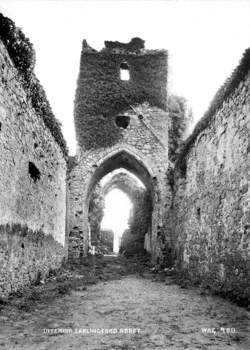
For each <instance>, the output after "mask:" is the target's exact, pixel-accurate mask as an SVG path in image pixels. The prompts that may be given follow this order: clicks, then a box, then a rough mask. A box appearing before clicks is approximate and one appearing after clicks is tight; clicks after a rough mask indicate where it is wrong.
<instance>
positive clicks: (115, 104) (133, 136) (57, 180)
mask: <svg viewBox="0 0 250 350" xmlns="http://www.w3.org/2000/svg"><path fill="white" fill-rule="evenodd" d="M1 23H2V24H1V25H2V26H3V28H2V29H1V35H0V39H1V42H0V71H1V79H0V148H1V152H0V161H1V171H0V193H1V194H0V214H1V215H0V220H1V221H0V232H1V239H0V269H1V270H0V295H1V296H7V295H9V294H10V293H13V292H15V291H18V290H20V289H22V288H23V287H24V286H25V285H29V284H31V283H32V282H33V281H35V280H36V279H37V276H38V275H39V276H41V275H42V276H44V277H46V275H47V274H48V273H49V271H51V270H53V269H56V268H59V267H60V265H61V264H62V262H63V261H65V260H68V261H74V260H78V259H82V258H84V257H85V256H86V255H87V254H88V251H89V249H90V248H91V246H93V245H94V246H96V249H97V248H98V245H100V246H101V244H102V245H105V244H106V245H107V246H108V247H109V249H110V250H111V251H112V247H113V243H112V242H113V240H114V237H113V236H112V232H107V231H105V230H101V228H100V220H101V215H100V216H99V214H98V213H99V211H98V210H99V207H100V205H101V204H100V203H102V201H103V198H104V197H105V196H106V195H107V193H109V192H110V191H111V189H114V188H118V189H121V190H122V191H123V192H125V193H127V195H128V196H129V198H130V199H131V201H132V203H133V210H132V212H131V214H130V219H129V222H130V226H129V228H128V230H127V231H126V232H125V233H124V235H123V236H122V238H121V242H120V251H121V250H123V251H124V252H126V253H127V254H128V253H131V254H143V253H145V252H148V254H150V256H151V258H152V261H153V262H154V264H156V265H157V266H160V267H175V269H176V270H178V272H179V273H181V274H183V275H185V276H187V277H188V278H189V279H190V281H192V282H193V283H201V282H202V283H205V284H206V285H207V286H209V287H210V288H211V289H212V290H215V291H217V292H221V293H224V294H226V293H227V294H230V295H231V296H232V297H233V296H236V295H237V297H238V299H241V300H243V301H244V302H247V301H248V302H249V299H250V285H249V283H250V260H249V254H250V189H249V180H250V178H249V174H250V159H249V157H250V156H249V153H250V50H247V51H246V52H245V53H244V55H243V58H242V60H241V62H240V63H239V66H238V67H237V68H236V69H235V71H234V72H233V74H232V75H231V77H230V78H229V79H228V80H227V81H226V83H225V84H224V85H223V86H222V88H221V89H220V90H219V91H218V93H217V94H216V96H215V99H214V101H213V102H212V104H211V106H210V108H209V110H208V111H207V112H206V113H205V115H204V117H203V118H202V119H201V120H200V121H199V123H198V124H197V125H196V127H195V128H194V131H193V133H192V134H191V135H190V136H189V137H188V138H186V130H185V123H186V121H187V119H188V118H187V113H186V110H185V106H184V103H183V99H181V98H179V97H177V96H171V95H170V94H169V92H168V91H167V79H168V63H167V62H168V60H167V58H168V54H167V51H165V50H147V49H146V48H145V43H144V41H143V40H142V39H140V38H133V39H132V40H131V41H130V42H129V43H127V44H124V43H120V42H112V41H106V42H105V46H104V48H103V49H102V50H100V51H96V50H95V49H93V48H91V47H90V46H89V45H88V43H87V42H86V40H83V43H82V52H81V61H80V72H79V76H78V81H77V87H76V94H75V104H74V105H75V108H74V122H75V132H76V139H77V145H78V147H77V154H76V155H75V156H74V157H69V156H68V154H67V147H66V143H65V141H64V139H63V137H62V133H61V129H60V125H59V123H58V121H57V119H56V118H55V117H54V115H53V113H52V110H51V108H50V106H49V103H48V101H47V99H46V95H45V92H44V90H43V88H42V87H41V85H40V83H39V81H38V79H37V78H36V76H35V74H34V65H35V60H34V57H35V56H34V52H33V48H32V45H31V44H30V42H29V40H28V39H26V38H25V36H22V35H21V32H20V30H19V29H17V28H15V26H14V25H13V22H12V21H10V20H9V19H6V18H5V20H3V19H2V20H1ZM3 23H4V25H3ZM13 31H15V35H12V34H13ZM2 33H3V34H2ZM18 35H19V37H18ZM19 39H20V40H19ZM17 47H18V48H19V49H18V50H17V49H16V48H17ZM20 53H22V54H20ZM204 83H205V82H204ZM184 139H185V140H184ZM103 179H105V181H104V180H103ZM136 179H137V180H138V181H137V180H136ZM105 242H106V243H105Z"/></svg>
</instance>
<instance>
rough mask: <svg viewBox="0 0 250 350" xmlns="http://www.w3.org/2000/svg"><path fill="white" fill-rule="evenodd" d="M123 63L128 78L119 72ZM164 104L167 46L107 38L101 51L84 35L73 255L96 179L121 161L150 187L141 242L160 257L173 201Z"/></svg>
mask: <svg viewBox="0 0 250 350" xmlns="http://www.w3.org/2000/svg"><path fill="white" fill-rule="evenodd" d="M124 67H125V69H127V70H128V73H129V79H128V80H123V79H122V75H121V74H120V73H121V70H122V69H124ZM166 103H167V52H166V51H165V50H146V49H144V42H143V40H141V39H139V38H134V39H132V40H131V42H130V43H128V44H124V43H119V42H105V47H104V48H103V49H102V50H100V51H96V50H94V49H93V48H91V47H90V46H89V45H88V44H87V43H86V41H85V40H84V41H83V47H82V53H81V63H80V72H79V77H78V82H77V89H76V96H75V111H74V118H75V129H76V137H77V143H78V150H77V162H78V164H77V165H76V166H75V167H73V169H72V170H71V172H70V178H69V191H70V215H69V238H70V239H69V253H70V256H72V257H77V256H79V255H80V254H86V252H87V249H88V242H89V223H88V220H87V215H88V209H89V196H90V193H91V191H92V189H93V187H94V185H95V184H96V183H97V182H98V181H99V180H101V178H102V177H103V176H105V175H106V174H108V173H110V172H111V171H113V170H115V169H119V168H124V169H126V170H128V171H130V172H132V173H134V174H135V175H136V176H137V177H138V178H139V179H140V180H141V181H142V182H144V184H145V187H146V188H147V189H148V191H149V192H150V195H151V198H152V203H153V208H154V209H153V213H152V229H151V230H150V233H148V234H147V236H146V239H147V245H146V246H147V248H148V250H149V251H150V252H151V253H152V256H153V258H154V259H157V258H159V257H160V256H162V245H163V244H165V243H166V240H165V239H164V243H163V241H162V239H161V238H160V237H166V236H168V237H169V232H167V230H166V228H165V227H164V218H165V215H164V213H165V212H166V211H167V210H168V209H169V206H170V204H171V192H170V189H169V185H168V184H167V181H166V180H167V176H166V173H167V169H168V166H169V163H168V127H169V118H168V113H167V111H166V109H167V107H166ZM167 240H168V241H169V239H167Z"/></svg>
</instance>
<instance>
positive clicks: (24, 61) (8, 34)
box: [0, 13, 68, 157]
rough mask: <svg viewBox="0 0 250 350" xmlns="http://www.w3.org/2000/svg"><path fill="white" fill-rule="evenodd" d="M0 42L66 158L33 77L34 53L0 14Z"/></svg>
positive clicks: (57, 124) (56, 127) (62, 142)
mask: <svg viewBox="0 0 250 350" xmlns="http://www.w3.org/2000/svg"><path fill="white" fill-rule="evenodd" d="M0 40H1V41H2V42H3V44H4V45H5V47H6V49H7V51H8V53H9V55H10V57H11V59H12V61H13V63H14V65H15V67H16V69H17V71H18V73H19V76H20V78H21V81H22V85H23V87H24V89H25V91H26V93H27V96H28V98H29V99H30V101H31V103H32V106H33V108H34V109H35V111H36V113H37V114H38V115H39V116H40V117H41V118H42V119H43V121H44V123H45V125H46V126H47V128H48V129H49V130H50V132H51V134H52V136H53V137H54V139H55V141H56V142H57V143H58V145H59V146H60V148H61V150H62V152H63V154H64V156H65V157H67V154H68V149H67V145H66V142H65V140H64V138H63V134H62V131H61V124H60V122H59V121H58V120H57V119H56V118H55V116H54V114H53V112H52V109H51V107H50V104H49V102H48V100H47V97H46V94H45V91H44V89H43V87H42V85H41V84H40V82H39V80H38V79H37V77H36V76H35V73H34V67H35V61H36V59H35V51H34V48H33V45H32V44H31V42H30V41H29V39H28V38H27V37H26V36H25V35H24V34H23V32H22V31H21V29H20V28H17V27H16V26H15V23H14V22H13V21H12V20H11V19H9V18H7V17H5V16H3V14H1V13H0Z"/></svg>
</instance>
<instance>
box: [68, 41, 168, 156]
mask: <svg viewBox="0 0 250 350" xmlns="http://www.w3.org/2000/svg"><path fill="white" fill-rule="evenodd" d="M105 44H106V45H107V43H106V42H105ZM115 44H117V43H114V45H113V46H115ZM125 45H126V44H125ZM130 50H131V48H130V47H129V46H128V50H126V46H125V48H124V49H121V48H120V45H118V46H117V48H116V49H115V48H113V49H110V48H109V45H108V48H107V47H105V48H104V49H102V50H101V51H96V50H94V49H92V48H91V47H89V46H88V45H87V43H86V41H85V40H84V41H83V47H82V52H81V64H80V72H79V77H78V82H77V89H76V95H75V113H74V114H75V129H76V138H77V143H78V146H79V147H83V148H85V149H93V148H99V147H105V146H106V147H108V146H112V145H114V144H116V143H117V142H120V141H121V139H122V138H123V133H122V129H121V128H119V127H117V126H116V124H115V122H114V119H115V118H116V116H117V114H123V113H122V112H123V111H124V110H126V109H128V107H129V105H131V106H134V105H136V104H142V103H143V102H145V101H147V102H149V103H150V104H151V105H152V106H157V107H159V108H161V109H163V110H166V100H167V91H166V89H167V52H166V51H164V50H154V51H153V50H139V51H138V50H135V51H133V50H132V51H130ZM124 62H126V64H127V65H128V67H129V73H130V79H129V80H128V81H123V80H121V78H120V66H121V64H122V63H124ZM166 126H167V124H165V131H166V132H167V129H166ZM161 127H162V128H163V127H164V125H162V124H161Z"/></svg>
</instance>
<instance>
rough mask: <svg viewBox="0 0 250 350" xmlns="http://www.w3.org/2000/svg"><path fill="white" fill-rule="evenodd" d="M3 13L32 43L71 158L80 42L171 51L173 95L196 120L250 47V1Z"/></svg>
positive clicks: (21, 6)
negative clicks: (141, 43) (134, 43)
mask: <svg viewBox="0 0 250 350" xmlns="http://www.w3.org/2000/svg"><path fill="white" fill-rule="evenodd" d="M0 11H1V12H2V13H3V14H4V15H6V16H8V17H10V18H11V19H12V20H14V21H15V23H16V25H17V26H19V27H21V28H22V29H23V31H24V33H25V35H26V36H28V37H29V38H30V40H31V42H32V43H33V44H34V47H35V50H36V59H37V64H36V73H37V76H38V78H39V80H40V81H41V83H42V85H43V86H44V88H45V91H46V93H47V96H48V99H49V101H50V104H51V106H52V109H53V111H54V113H55V115H56V117H57V118H58V119H59V120H60V121H61V122H62V124H63V133H64V136H65V138H66V141H67V144H68V146H69V148H70V153H71V154H74V153H75V132H74V125H73V101H74V94H75V89H76V80H77V76H78V71H79V60H80V52H81V45H82V39H84V38H86V39H87V41H88V43H89V44H90V45H91V46H93V47H94V48H96V49H101V48H102V47H103V43H104V40H119V41H123V42H128V41H130V39H131V38H132V37H141V38H142V39H144V40H145V41H146V47H147V48H149V49H151V48H152V49H157V48H165V49H167V50H169V55H170V56H169V66H170V71H169V79H170V84H169V89H170V92H173V93H177V94H178V95H182V96H184V97H186V98H187V100H188V102H189V105H190V107H191V108H192V109H193V112H194V118H195V121H197V120H198V119H199V118H200V117H201V116H202V114H203V113H204V111H205V110H206V109H207V107H208V104H209V102H210V101H211V99H212V98H213V96H214V95H215V93H216V91H217V90H218V88H219V87H220V86H221V85H222V83H223V82H224V81H225V79H226V78H227V77H228V76H229V75H230V74H231V72H232V70H233V69H234V68H235V67H236V65H237V64H238V62H239V59H240V58H241V55H242V53H243V51H244V50H245V49H246V48H247V47H249V46H250V36H249V33H250V25H249V18H250V1H247V0H246V1H244V0H231V1H230V0H228V1H220V0H217V1H212V0H211V1H206V0H202V1H198V0H196V1H189V0H185V1H175V0H172V1H167V0H165V1H157V0H155V1H144V0H138V1H136V0H135V1H115V0H114V1H106V0H103V1H101V0H100V1H67V0H65V1H51V0H50V1H25V0H19V1H11V0H8V1H6V0H1V2H0Z"/></svg>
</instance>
